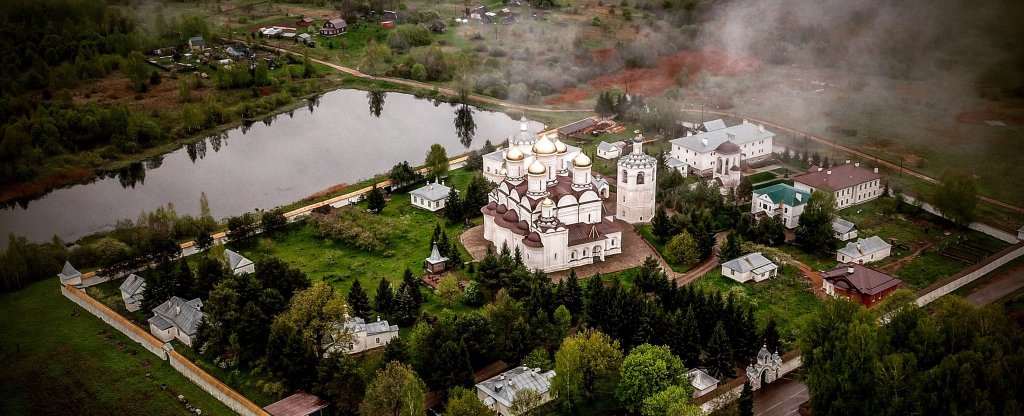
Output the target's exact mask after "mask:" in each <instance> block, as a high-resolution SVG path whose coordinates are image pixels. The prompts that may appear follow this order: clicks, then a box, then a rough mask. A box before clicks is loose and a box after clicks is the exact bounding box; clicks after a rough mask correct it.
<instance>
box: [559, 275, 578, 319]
mask: <svg viewBox="0 0 1024 416" xmlns="http://www.w3.org/2000/svg"><path fill="white" fill-rule="evenodd" d="M562 304H563V305H565V307H566V308H569V312H572V315H573V316H575V317H579V315H580V314H581V313H582V312H583V288H582V287H580V279H579V277H577V276H576V270H575V269H573V270H570V271H569V278H568V279H567V280H566V281H565V297H564V298H563V299H562Z"/></svg>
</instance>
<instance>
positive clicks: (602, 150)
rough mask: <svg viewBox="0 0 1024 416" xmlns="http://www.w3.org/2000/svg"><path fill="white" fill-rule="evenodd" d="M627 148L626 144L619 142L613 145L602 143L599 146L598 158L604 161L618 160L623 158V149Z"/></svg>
mask: <svg viewBox="0 0 1024 416" xmlns="http://www.w3.org/2000/svg"><path fill="white" fill-rule="evenodd" d="M625 147H626V142H623V141H621V140H620V141H617V142H613V143H609V142H601V143H598V145H597V157H599V158H601V159H604V160H612V159H618V158H619V156H622V149H624V148H625Z"/></svg>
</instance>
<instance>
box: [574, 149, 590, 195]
mask: <svg viewBox="0 0 1024 416" xmlns="http://www.w3.org/2000/svg"><path fill="white" fill-rule="evenodd" d="M592 167H593V166H592V162H591V161H590V157H588V156H587V155H585V154H583V152H580V154H578V155H576V157H575V158H573V159H572V187H573V189H576V190H582V189H586V188H589V187H590V169H591V168H592Z"/></svg>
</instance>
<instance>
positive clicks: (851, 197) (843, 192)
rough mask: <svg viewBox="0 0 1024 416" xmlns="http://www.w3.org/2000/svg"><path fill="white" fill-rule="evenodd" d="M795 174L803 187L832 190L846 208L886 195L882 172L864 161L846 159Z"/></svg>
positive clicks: (797, 181)
mask: <svg viewBox="0 0 1024 416" xmlns="http://www.w3.org/2000/svg"><path fill="white" fill-rule="evenodd" d="M813 169H814V170H813V171H811V172H808V173H805V174H803V175H799V176H794V177H793V186H795V187H796V188H797V189H799V190H801V191H807V192H814V191H822V192H832V194H833V195H834V196H835V198H836V207H838V208H839V209H843V208H846V207H849V206H853V205H857V204H862V203H865V202H868V201H871V200H874V199H876V198H878V197H880V196H882V175H879V174H878V168H875V169H874V170H873V171H871V170H868V169H865V168H862V167H860V163H852V164H851V163H846V164H843V165H838V166H833V167H832V168H829V169H825V168H821V167H816V168H813Z"/></svg>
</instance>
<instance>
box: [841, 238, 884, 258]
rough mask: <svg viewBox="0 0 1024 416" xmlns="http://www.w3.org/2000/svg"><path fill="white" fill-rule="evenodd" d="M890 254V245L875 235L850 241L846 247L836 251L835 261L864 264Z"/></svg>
mask: <svg viewBox="0 0 1024 416" xmlns="http://www.w3.org/2000/svg"><path fill="white" fill-rule="evenodd" d="M890 254H892V245H890V244H889V243H886V242H885V241H884V240H882V239H881V238H878V236H877V235H873V236H871V237H868V238H858V239H857V241H851V242H849V243H847V244H846V247H843V248H841V249H839V251H837V252H836V261H838V262H840V263H857V264H865V263H871V262H873V261H879V260H881V259H884V258H886V257H889V255H890Z"/></svg>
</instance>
